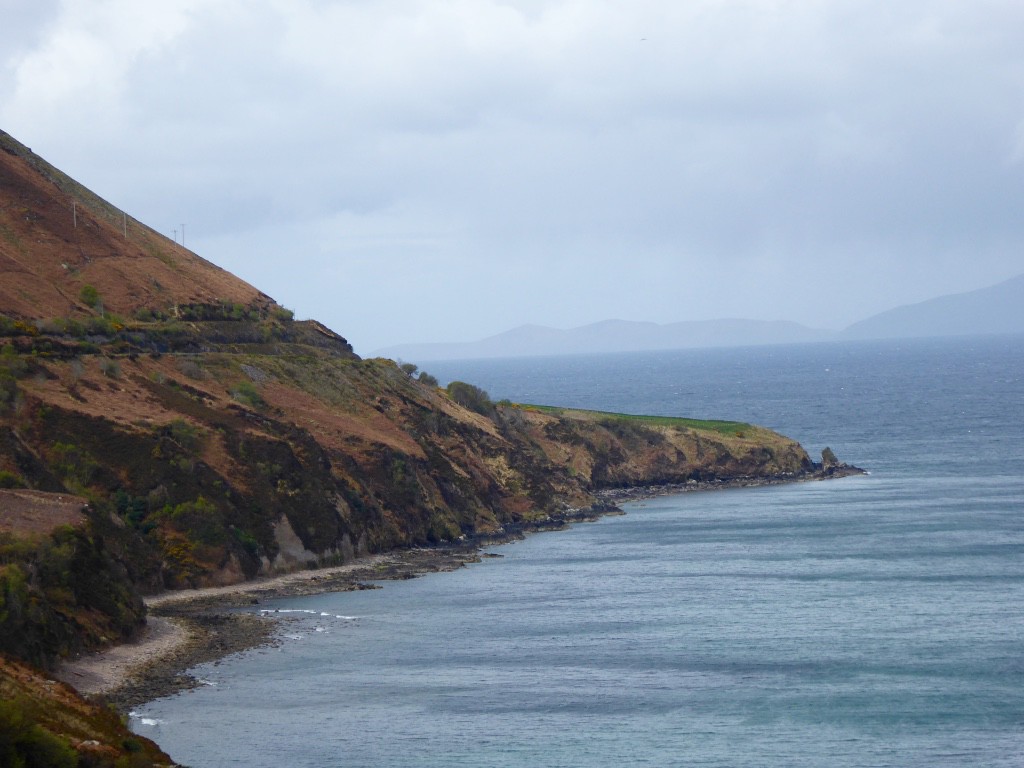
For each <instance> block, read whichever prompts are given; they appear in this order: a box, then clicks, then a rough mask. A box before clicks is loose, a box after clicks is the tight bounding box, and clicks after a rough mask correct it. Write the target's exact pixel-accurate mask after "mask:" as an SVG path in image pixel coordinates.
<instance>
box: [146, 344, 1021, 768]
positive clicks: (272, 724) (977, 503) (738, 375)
mask: <svg viewBox="0 0 1024 768" xmlns="http://www.w3.org/2000/svg"><path fill="white" fill-rule="evenodd" d="M424 368H425V369H427V370H428V371H429V372H430V373H432V374H433V375H435V376H437V377H438V378H439V379H440V380H441V381H442V382H446V381H449V380H452V379H461V380H464V381H469V382H472V383H474V384H477V385H478V386H481V387H483V388H484V389H486V390H487V391H488V392H489V393H490V395H491V396H492V398H493V399H495V400H498V399H503V398H507V399H510V400H513V401H516V402H526V403H543V404H554V405H563V406H572V407H579V408H590V409H596V410H604V411H617V412H625V413H645V414H659V415H670V416H689V417H696V418H715V419H729V420H736V421H746V422H754V423H758V424H762V425H765V426H769V427H772V428H774V429H776V430H778V431H780V432H782V433H784V434H787V435H789V436H791V437H793V438H796V439H798V440H800V441H801V442H802V443H803V444H804V445H805V447H807V448H808V450H809V451H813V452H814V454H815V455H817V454H819V453H820V451H821V449H822V448H824V447H825V446H830V447H831V448H832V449H833V450H834V451H835V453H836V454H837V455H838V456H839V458H840V459H842V460H844V461H847V462H850V463H853V464H856V465H858V466H860V467H863V468H864V469H866V470H868V472H869V473H870V474H868V475H864V476H858V477H850V478H844V479H841V480H831V481H817V482H804V483H796V484H792V485H783V486H772V487H763V488H747V489H743V488H737V489H728V490H721V491H704V492H694V493H687V494H682V495H675V496H665V497H660V498H656V499H651V500H648V501H643V502H636V503H631V504H629V505H627V506H626V507H625V511H626V515H624V516H621V517H605V518H602V519H601V520H599V521H597V522H594V523H580V524H577V525H574V526H572V527H571V528H570V529H568V530H564V531H558V532H547V533H539V534H534V535H531V536H529V537H527V538H526V539H524V540H522V541H518V542H514V543H511V544H507V545H503V546H498V547H493V548H490V549H489V550H488V552H490V553H492V554H494V555H500V557H492V558H484V559H483V561H482V562H480V563H478V564H473V565H470V566H468V567H466V568H463V569H461V570H459V571H456V572H454V573H446V574H432V575H427V576H423V577H420V578H417V579H414V580H410V581H402V582H385V583H384V584H383V589H380V590H372V591H360V592H350V593H342V594H325V595H319V596H314V597H303V598H293V599H284V600H279V601H276V602H273V603H265V604H263V605H260V606H254V607H253V609H252V610H263V611H274V612H276V614H275V615H277V616H278V617H279V619H280V635H279V636H280V644H279V645H278V646H276V647H271V648H263V649H257V650H253V651H249V652H246V653H243V654H240V655H237V656H232V657H229V658H226V659H224V660H222V661H220V662H219V663H216V664H208V665H204V666H201V667H198V668H196V669H195V670H193V673H194V674H195V675H196V676H197V677H198V678H199V679H200V680H202V681H203V685H202V686H201V687H199V688H197V689H195V690H192V691H189V692H186V693H182V694H179V695H176V696H172V697H169V698H165V699H160V700H157V701H153V702H151V703H149V704H147V705H145V706H143V707H140V708H139V709H138V710H137V711H135V712H133V713H132V715H131V726H132V728H133V729H134V730H135V731H136V732H138V733H140V734H143V735H145V736H148V737H151V738H153V739H155V740H156V741H157V742H158V743H159V744H160V745H161V746H162V747H163V748H164V749H165V750H166V751H167V752H169V754H171V755H172V756H173V757H174V758H175V759H176V760H178V761H179V762H181V763H183V764H185V765H189V766H194V767H195V768H199V767H200V766H209V767H212V768H216V767H218V766H247V768H272V767H273V768H278V767H279V766H293V767H294V768H307V767H308V768H322V767H325V766H366V767H367V768H369V767H371V766H431V767H433V766H437V767H440V766H445V767H448V768H450V767H451V766H473V767H474V768H479V767H486V766H494V767H495V768H497V767H499V766H501V767H502V768H504V767H508V768H520V767H521V768H526V767H527V766H529V767H530V768H540V767H545V766H547V767H550V768H556V767H562V766H565V767H568V766H581V767H582V766H595V767H605V766H607V767H608V768H612V767H614V768H622V767H623V766H722V767H723V768H725V767H727V766H728V767H730V768H732V767H737V766H751V767H753V766H758V767H763V766H834V767H835V768H842V767H846V766H850V767H852V766H873V767H876V766H930V767H932V768H934V767H937V766H958V767H959V766H1021V765H1024V337H1022V336H1001V337H978V338H957V339H928V340H901V341H875V342H857V343H827V344H805V345H795V346H773V347H754V348H741V349H715V350H687V351H671V352H645V353H634V354H615V355H602V356H577V357H552V358H532V359H515V360H512V359H509V360H491V361H461V362H460V361H454V362H445V363H430V364H425V365H424Z"/></svg>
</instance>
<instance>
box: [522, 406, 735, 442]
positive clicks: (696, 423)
mask: <svg viewBox="0 0 1024 768" xmlns="http://www.w3.org/2000/svg"><path fill="white" fill-rule="evenodd" d="M518 407H520V408H525V409H527V410H534V411H540V412H542V413H550V414H552V415H555V416H571V415H572V414H574V413H578V414H581V415H583V416H586V417H591V418H594V419H595V420H596V419H613V420H621V421H629V422H634V423H639V424H646V425H650V426H656V427H686V428H688V429H699V430H703V431H706V432H718V433H720V434H723V435H730V436H732V437H745V436H746V433H748V432H750V431H751V430H753V429H754V427H753V426H752V425H750V424H745V423H743V422H740V421H718V420H707V419H686V418H683V417H681V416H639V415H636V414H632V413H611V412H608V411H587V410H582V409H580V408H557V407H555V406H550V405H530V404H525V403H524V404H520V405H518Z"/></svg>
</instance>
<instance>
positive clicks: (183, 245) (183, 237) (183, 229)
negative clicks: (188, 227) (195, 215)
mask: <svg viewBox="0 0 1024 768" xmlns="http://www.w3.org/2000/svg"><path fill="white" fill-rule="evenodd" d="M181 247H182V248H184V247H185V225H184V224H182V225H181Z"/></svg>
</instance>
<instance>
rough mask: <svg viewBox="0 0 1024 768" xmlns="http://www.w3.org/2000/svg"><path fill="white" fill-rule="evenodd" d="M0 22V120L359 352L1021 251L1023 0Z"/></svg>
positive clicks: (962, 264) (16, 6)
mask: <svg viewBox="0 0 1024 768" xmlns="http://www.w3.org/2000/svg"><path fill="white" fill-rule="evenodd" d="M0 19H3V23H2V25H0V128H2V129H3V130H6V131H7V132H8V133H11V134H12V135H13V136H14V137H15V138H17V139H18V140H20V141H22V142H23V143H25V144H27V145H28V146H30V147H32V148H33V149H34V150H35V151H36V152H37V153H38V154H40V155H42V156H43V157H45V158H46V159H47V160H49V161H50V162H51V163H53V164H54V165H56V166H58V167H59V168H61V169H62V170H64V171H65V172H67V173H69V174H70V175H71V176H73V177H74V178H76V179H77V180H78V181H80V182H82V183H84V184H85V185H86V186H88V187H90V188H91V189H93V190H94V191H95V192H97V193H98V194H100V195H101V196H103V197H105V198H106V199H108V200H109V201H110V202H112V203H114V204H115V205H117V206H119V207H121V208H123V209H125V210H126V211H127V212H128V213H129V214H130V215H133V216H135V217H136V218H138V219H140V220H142V221H144V222H146V223H147V224H149V225H150V226H153V227H154V228H156V229H158V230H160V231H161V232H164V233H165V234H166V235H167V236H168V237H177V238H178V239H180V238H181V231H182V225H184V232H185V244H186V246H188V247H189V248H190V249H192V250H194V251H196V252H197V253H199V254H200V255H201V256H204V257H205V258H207V259H209V260H210V261H213V262H214V263H216V264H218V265H220V266H222V267H224V268H225V269H228V270H230V271H232V272H234V273H235V274H237V275H239V276H240V277H242V278H244V279H246V280H248V281H249V282H251V283H253V284H254V285H256V286H257V287H258V288H260V289H261V290H263V291H264V292H266V293H268V294H270V295H271V296H273V297H274V298H275V299H276V300H278V301H279V302H280V303H282V304H284V305H285V306H287V307H290V308H292V309H294V310H295V312H296V315H297V316H298V317H300V318H307V317H312V318H316V319H318V320H321V321H322V322H324V323H326V324H327V325H328V326H330V327H331V328H333V329H334V330H336V331H337V332H339V333H341V334H342V335H344V336H346V338H348V339H349V341H351V342H352V344H353V345H354V347H355V349H356V351H357V352H358V353H360V354H363V355H367V354H372V353H373V352H374V351H375V350H377V349H380V348H382V347H386V346H388V345H391V344H399V343H412V342H431V341H438V342H439V341H469V340H475V339H479V338H483V337H485V336H489V335H492V334H495V333H499V332H501V331H505V330H508V329H510V328H513V327H516V326H519V325H522V324H525V323H537V324H542V325H548V326H553V327H557V328H570V327H575V326H580V325H584V324H587V323H591V322H596V321H599V320H604V319H610V318H617V319H625V320H647V321H654V322H658V323H669V322H675V321H680V320H708V319H716V318H724V317H739V318H751V319H760V320H793V321H796V322H801V323H804V324H806V325H810V326H812V327H817V328H833V329H839V328H842V327H845V326H846V325H848V324H850V323H852V322H854V321H857V320H859V319H862V318H864V317H866V316H868V315H871V314H874V313H876V312H879V311H882V310H885V309H889V308H890V307H893V306H896V305H899V304H906V303H911V302H917V301H922V300H924V299H928V298H931V297H933V296H937V295H940V294H945V293H953V292H960V291H967V290H973V289H975V288H981V287H984V286H987V285H991V284H994V283H997V282H1000V281H1001V280H1005V279H1007V278H1009V277H1012V276H1014V275H1017V274H1020V273H1021V272H1024V215H1022V210H1021V209H1022V204H1024V3H1021V2H1020V0H973V1H972V2H966V1H965V0H955V1H954V0H900V1H899V2H892V0H631V1H630V2H622V0H616V1H614V2H613V1H612V0H521V1H517V0H372V2H371V1H370V0H161V2H159V3H139V2H138V1H137V0H31V1H29V0H0ZM175 230H177V233H175Z"/></svg>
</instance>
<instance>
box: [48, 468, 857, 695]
mask: <svg viewBox="0 0 1024 768" xmlns="http://www.w3.org/2000/svg"><path fill="white" fill-rule="evenodd" d="M859 474H867V473H866V472H865V470H863V469H860V468H858V467H853V466H851V465H848V464H843V463H837V464H833V465H831V466H829V467H828V468H824V467H822V465H815V469H814V470H813V471H810V472H806V473H801V474H799V475H796V474H793V475H777V476H772V477H740V478H728V479H714V480H699V481H698V480H691V481H688V482H686V483H666V484H660V485H646V486H637V487H629V488H608V489H603V490H600V491H597V492H596V493H595V496H596V497H597V498H598V501H597V503H596V504H594V505H592V506H590V507H587V508H583V509H573V508H566V509H565V511H564V512H563V513H561V514H557V515H550V516H548V517H546V518H544V519H542V520H537V521H532V522H530V523H528V524H522V525H516V526H506V527H505V528H504V529H502V530H501V531H500V532H498V533H496V534H492V535H486V536H478V537H474V538H473V539H472V540H469V539H467V540H464V541H460V542H456V543H451V544H445V545H440V546H437V547H433V548H417V549H408V550H399V551H396V552H391V553H388V554H386V555H378V556H374V557H370V558H366V559H364V560H358V561H356V562H354V563H350V564H348V565H345V566H338V567H333V568H325V569H318V570H310V571H302V572H297V573H293V574H286V575H284V576H278V577H274V578H267V579H258V580H254V581H249V582H242V583H240V584H236V585H233V586H230V587H220V588H209V589H199V590H182V591H180V592H165V593H162V594H160V595H155V596H152V597H150V598H148V599H147V601H146V602H147V605H148V606H149V609H150V616H151V617H155V618H158V619H161V620H164V621H168V620H170V621H173V622H175V623H177V624H178V625H179V626H180V627H182V628H183V629H184V633H185V635H186V639H185V640H184V641H182V642H181V643H179V644H178V645H177V646H175V647H173V648H171V649H167V648H164V649H163V650H162V652H161V653H160V655H157V656H155V657H153V658H145V656H143V657H142V658H139V659H138V660H137V663H136V664H134V665H125V668H124V669H122V670H121V672H122V674H124V677H123V679H122V680H121V681H120V683H119V684H116V685H114V686H113V687H111V688H109V689H107V690H103V691H99V692H95V693H92V694H88V693H87V695H92V696H93V697H94V698H97V699H99V700H101V701H102V702H104V703H106V704H108V705H111V706H113V707H115V708H116V709H118V710H119V711H121V712H122V713H127V712H128V711H130V710H131V709H132V708H134V707H137V706H140V705H141V704H144V703H146V702H148V701H153V700H155V699H159V698H163V697H164V696H170V695H174V694H176V693H180V692H182V691H185V690H189V689H191V688H195V687H198V686H199V685H201V682H200V681H199V680H197V679H196V678H195V677H193V676H192V675H190V674H188V670H190V669H192V668H193V667H196V666H198V665H200V664H205V663H208V662H216V661H218V660H219V659H222V658H225V657H226V656H230V655H232V654H235V653H241V652H244V651H248V650H252V649H254V648H259V647H265V646H274V645H276V644H277V643H278V642H279V641H278V635H279V634H280V632H281V631H282V629H283V628H284V626H285V624H284V621H286V619H284V617H279V616H274V615H272V614H255V613H249V612H245V611H241V610H239V609H244V608H248V607H251V606H253V605H259V604H260V603H261V602H262V601H265V600H275V599H281V598H288V597H301V596H306V595H315V594H325V593H329V592H351V591H356V590H361V589H381V588H382V587H381V585H380V584H378V583H375V582H380V581H400V580H405V579H413V578H417V577H419V576H423V575H425V574H428V573H445V572H450V571H454V570H457V569H459V568H462V567H464V566H466V565H468V564H470V563H477V562H480V561H481V560H482V559H483V558H484V557H500V555H495V554H493V553H485V552H484V551H483V550H484V549H485V548H486V547H489V546H498V545H501V544H507V543H509V542H512V541H516V540H520V539H522V538H524V537H525V536H526V535H527V534H530V533H537V532H541V531H550V530H564V529H565V528H568V527H569V526H571V525H572V524H574V523H580V522H593V521H595V520H598V519H599V518H601V517H605V516H612V515H623V514H626V513H625V512H624V511H623V510H622V509H621V508H620V507H619V506H618V505H619V504H621V503H625V502H633V501H640V500H642V499H649V498H657V497H661V496H670V495H677V494H681V493H690V492H693V491H710V490H726V489H729V488H750V487H759V486H768V485H781V484H788V483H795V482H809V481H813V480H827V479H835V478H839V477H847V476H851V475H859ZM125 647H126V646H115V647H114V648H113V649H110V650H108V651H104V652H101V653H99V654H94V655H93V660H94V661H95V662H97V663H102V662H103V657H104V655H105V654H109V653H111V652H113V651H117V650H118V649H123V648H125ZM81 664H82V661H81V660H79V662H74V663H72V664H68V665H65V668H64V669H63V670H62V674H61V675H60V676H61V677H62V679H64V680H65V681H66V682H69V683H70V684H71V685H74V684H75V682H76V681H75V674H76V673H75V672H74V671H73V670H74V668H75V667H76V666H78V665H81ZM86 664H88V661H86ZM79 668H80V667H79ZM125 669H126V670H127V671H125ZM69 670H71V671H70V672H69Z"/></svg>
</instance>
